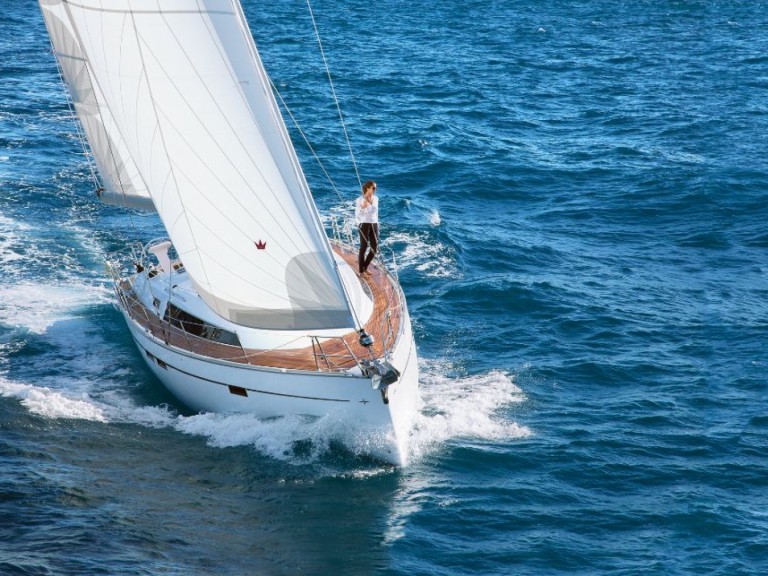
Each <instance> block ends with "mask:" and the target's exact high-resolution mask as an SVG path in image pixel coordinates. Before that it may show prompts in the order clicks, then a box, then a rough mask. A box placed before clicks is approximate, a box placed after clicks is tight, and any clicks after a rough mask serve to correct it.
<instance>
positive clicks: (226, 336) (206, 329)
mask: <svg viewBox="0 0 768 576" xmlns="http://www.w3.org/2000/svg"><path fill="white" fill-rule="evenodd" d="M164 320H165V321H166V322H168V323H169V324H170V325H172V326H176V328H180V329H181V330H184V332H186V333H187V334H192V335H193V336H197V337H199V338H205V339H206V340H212V341H214V342H219V343H220V344H228V345H230V346H240V340H239V339H238V337H237V334H235V333H234V332H230V331H229V330H224V329H223V328H219V327H218V326H214V325H213V324H208V323H207V322H203V321H202V320H200V318H198V317H197V316H193V315H192V314H190V313H189V312H186V311H184V310H182V309H181V308H178V307H176V306H174V305H173V304H168V307H167V308H166V309H165V318H164Z"/></svg>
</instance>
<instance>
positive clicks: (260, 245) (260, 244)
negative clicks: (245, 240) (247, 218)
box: [254, 238, 267, 250]
mask: <svg viewBox="0 0 768 576" xmlns="http://www.w3.org/2000/svg"><path fill="white" fill-rule="evenodd" d="M254 244H256V249H257V250H264V249H265V248H266V247H267V243H266V242H264V241H263V240H261V238H259V241H258V242H254Z"/></svg>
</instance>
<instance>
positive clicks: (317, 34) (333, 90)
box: [307, 0, 363, 190]
mask: <svg viewBox="0 0 768 576" xmlns="http://www.w3.org/2000/svg"><path fill="white" fill-rule="evenodd" d="M307 8H308V9H309V15H310V17H311V18H312V26H313V27H314V29H315V38H317V45H318V46H319V47H320V56H322V58H323V65H324V66H325V73H326V75H327V76H328V83H329V84H330V86H331V94H333V100H334V102H336V110H337V111H338V113H339V120H340V121H341V128H342V129H343V130H344V138H345V139H346V141H347V148H348V149H349V156H350V158H351V159H352V166H353V167H354V169H355V176H356V177H357V186H358V190H359V189H361V188H362V187H363V182H362V180H361V179H360V172H359V171H358V170H357V162H356V161H355V153H354V152H352V144H351V143H350V141H349V133H348V132H347V126H346V124H345V123H344V116H343V114H342V113H341V105H340V104H339V99H338V97H337V96H336V88H335V87H334V86H333V78H331V70H330V68H329V67H328V60H326V58H325V50H323V43H322V41H321V40H320V32H319V31H318V29H317V22H315V14H314V12H312V5H311V4H310V0H307Z"/></svg>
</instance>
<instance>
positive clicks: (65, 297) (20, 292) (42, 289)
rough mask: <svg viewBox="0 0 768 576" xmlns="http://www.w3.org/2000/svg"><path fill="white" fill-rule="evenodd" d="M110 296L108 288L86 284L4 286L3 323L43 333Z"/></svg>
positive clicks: (0, 287) (0, 294) (0, 298)
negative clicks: (84, 308) (85, 307)
mask: <svg viewBox="0 0 768 576" xmlns="http://www.w3.org/2000/svg"><path fill="white" fill-rule="evenodd" d="M109 294H110V291H109V290H107V289H106V288H105V287H104V286H90V285H86V284H71V285H61V284H56V285H51V284H37V283H32V282H25V283H21V284H15V285H12V286H8V285H5V286H3V285H0V303H2V304H0V324H4V325H6V326H15V327H20V328H26V329H27V330H28V331H30V332H32V333H35V334H42V333H44V332H45V331H46V330H47V329H48V328H49V327H50V326H51V325H53V324H54V323H55V322H57V321H60V320H66V319H71V318H75V317H76V315H75V314H74V312H75V310H77V309H80V308H82V307H83V306H87V305H92V304H95V303H100V302H105V301H108V299H109Z"/></svg>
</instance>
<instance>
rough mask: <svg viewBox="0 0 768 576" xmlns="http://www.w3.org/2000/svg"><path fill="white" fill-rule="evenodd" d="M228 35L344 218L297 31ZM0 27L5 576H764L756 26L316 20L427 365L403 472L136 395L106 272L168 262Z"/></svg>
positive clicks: (390, 1) (472, 9) (535, 18)
mask: <svg viewBox="0 0 768 576" xmlns="http://www.w3.org/2000/svg"><path fill="white" fill-rule="evenodd" d="M243 4H244V9H245V11H246V13H247V14H248V17H249V19H250V22H251V26H252V30H253V32H254V35H255V37H256V41H257V44H258V46H259V49H260V51H261V53H262V57H263V60H264V62H265V65H266V66H267V69H268V71H269V72H270V73H271V75H272V77H273V80H274V81H275V84H276V86H277V87H278V89H279V90H280V93H281V94H282V96H283V98H284V99H285V101H286V102H287V104H288V106H289V107H290V109H291V111H292V112H293V113H294V115H295V116H296V117H297V118H298V119H299V122H300V123H301V126H302V129H303V130H304V132H305V133H306V134H307V135H308V137H309V138H310V140H311V141H312V145H313V147H314V148H315V150H317V152H318V153H319V154H320V155H321V157H323V158H324V159H325V161H326V168H327V169H328V170H329V172H330V173H331V174H332V176H333V178H334V181H335V182H336V183H337V184H338V185H339V188H340V191H341V193H342V198H341V199H340V198H339V196H338V195H337V194H336V193H335V192H334V191H333V190H332V189H331V187H330V185H329V184H328V182H327V181H326V180H325V177H324V175H323V173H322V171H321V170H320V168H319V167H317V165H316V164H314V160H313V159H312V157H311V155H310V153H309V150H308V148H307V147H306V145H305V144H303V142H302V141H301V139H300V138H299V136H298V132H296V131H295V130H294V133H295V136H296V143H297V148H298V150H299V154H300V155H301V157H302V159H304V160H305V162H304V164H305V168H306V172H307V176H308V178H309V180H310V184H311V185H312V187H313V190H314V191H315V193H316V199H317V202H318V204H319V206H320V207H321V209H322V210H323V211H325V212H332V211H338V210H340V209H343V208H344V206H345V205H346V203H347V202H349V201H350V200H351V199H352V198H353V197H354V195H355V193H356V192H355V188H356V184H355V179H354V173H353V171H352V169H351V167H350V164H349V162H348V160H347V155H346V151H345V144H344V141H343V138H342V135H341V132H340V130H339V128H338V123H337V122H336V121H335V117H334V114H335V108H334V106H333V103H332V100H331V99H330V93H329V90H328V87H327V84H326V83H325V81H324V77H323V70H322V63H321V60H320V56H319V53H318V51H317V48H316V45H315V44H314V39H313V32H312V25H311V21H310V19H309V16H308V12H307V9H306V6H305V5H303V4H302V3H300V2H298V3H286V2H280V3H274V4H273V5H264V4H265V3H261V2H255V1H245V2H244V3H243ZM266 4H270V3H266ZM0 5H1V6H2V8H3V9H2V10H0V31H1V32H2V33H1V34H0V62H2V65H0V543H2V544H0V573H2V574H34V575H37V574H67V575H69V574H110V575H112V574H115V575H117V574H121V575H122V574H152V575H154V574H172V575H204V574H229V575H240V574H334V575H335V574H387V575H398V574H403V575H405V574H408V575H411V574H425V575H426V574H483V575H490V574H558V573H564V574H565V573H567V574H573V573H580V574H581V573H583V574H601V573H605V574H649V573H651V574H727V575H734V574H762V573H765V572H766V570H768V515H767V514H768V513H767V512H766V511H767V510H768V490H767V488H768V480H767V478H768V464H766V461H767V458H768V404H767V403H766V394H767V393H768V378H767V377H766V364H767V363H768V346H766V339H767V338H768V305H767V304H766V298H768V282H767V281H766V274H767V273H768V232H766V222H768V202H767V201H766V200H767V194H766V190H768V172H767V170H766V160H765V142H766V139H765V134H766V129H767V128H768V122H767V119H768V95H767V92H768V36H767V35H766V34H765V30H767V29H768V5H767V4H766V3H765V2H761V1H755V2H737V1H733V2H704V1H701V2H695V1H688V2H683V1H679V2H673V1H655V2H650V1H647V2H645V1H638V2H607V1H598V0H590V1H587V2H581V3H564V2H555V1H551V0H550V1H544V0H537V1H531V2H517V1H508V2H479V1H474V0H470V1H462V2H442V3H436V4H435V3H419V2H416V3H414V2H405V1H398V0H384V1H382V2H374V3H370V2H363V1H361V0H352V1H350V2H345V3H342V4H334V3H327V2H321V3H316V4H315V5H313V9H314V11H315V16H316V18H317V21H318V26H319V28H320V31H321V34H322V36H323V40H324V43H325V48H326V51H327V55H328V59H329V61H330V64H331V67H332V71H333V75H334V79H335V82H336V89H337V92H338V94H339V96H340V98H341V103H342V106H343V109H344V111H345V114H346V118H347V120H348V128H349V132H350V135H351V138H352V144H353V146H354V149H355V154H356V156H357V159H358V161H359V165H360V169H361V173H362V176H363V178H375V179H376V180H377V181H378V183H379V191H380V193H381V202H382V215H383V219H384V223H383V234H384V236H385V238H386V244H387V246H388V248H389V249H391V250H392V251H393V252H394V254H395V257H396V259H397V261H398V263H399V268H400V277H401V280H402V282H403V287H404V289H405V292H406V294H407V296H408V300H409V305H410V309H411V315H412V316H413V320H414V328H415V332H416V336H417V344H418V348H419V351H420V356H421V358H422V366H421V368H422V380H421V396H422V398H421V403H422V405H421V410H420V415H419V418H418V421H417V423H416V427H415V429H414V431H413V435H412V452H413V461H414V463H413V464H412V465H411V466H410V467H408V468H407V469H405V470H394V469H391V468H389V467H386V466H382V465H381V464H379V463H377V462H375V461H373V460H370V459H368V458H366V457H364V456H360V455H357V454H355V452H354V450H351V449H350V447H349V446H348V443H345V439H346V438H345V431H344V429H343V427H340V426H339V425H338V423H335V422H330V421H324V420H320V421H316V422H307V421H304V420H301V419H298V418H295V419H290V418H286V419H278V420H272V421H267V422H264V421H259V420H257V419H254V418H252V417H250V416H225V415H212V414H203V415H199V414H194V413H191V412H189V411H188V410H186V409H185V408H184V407H183V406H181V405H179V404H177V403H176V402H175V401H174V399H173V398H172V397H170V396H169V395H168V394H167V393H166V392H165V391H164V390H163V389H162V387H161V386H160V385H159V383H158V382H157V381H155V380H154V379H153V377H152V376H151V374H150V373H149V372H148V371H147V369H145V367H144V366H143V364H142V360H141V358H140V357H139V355H138V354H137V352H136V351H135V350H134V348H133V344H132V342H131V340H130V337H129V335H128V332H127V329H126V328H125V326H124V325H123V323H122V320H121V318H120V316H119V313H118V312H117V311H116V310H115V308H114V307H113V304H112V295H111V291H110V288H109V283H108V281H107V278H106V274H105V272H104V269H103V258H104V255H105V254H106V253H108V252H110V251H111V250H114V249H115V248H118V247H119V246H121V245H123V244H124V243H126V242H127V241H129V240H132V239H133V238H134V236H136V235H138V236H139V237H140V238H142V239H145V240H148V239H150V238H152V237H154V236H156V235H158V234H160V233H162V231H161V230H160V228H159V225H158V224H157V222H156V221H155V220H154V219H153V218H152V217H150V216H147V215H137V214H128V213H126V212H120V211H118V210H117V209H113V208H110V207H104V206H101V205H99V204H98V203H97V202H96V201H95V199H94V197H93V185H92V183H91V182H90V177H89V168H88V165H87V163H86V162H85V161H84V158H83V156H82V154H81V149H80V146H79V143H78V141H77V137H76V130H75V125H74V124H73V122H72V120H71V119H70V117H69V111H68V107H67V103H66V99H65V97H64V93H63V89H62V86H61V83H60V82H59V79H58V75H57V71H56V67H55V63H54V59H53V57H52V55H51V53H50V47H49V44H48V39H47V36H46V34H45V29H44V26H43V23H42V18H41V16H40V14H39V11H38V8H37V6H36V3H33V2H15V1H11V0H0Z"/></svg>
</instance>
